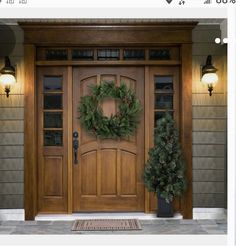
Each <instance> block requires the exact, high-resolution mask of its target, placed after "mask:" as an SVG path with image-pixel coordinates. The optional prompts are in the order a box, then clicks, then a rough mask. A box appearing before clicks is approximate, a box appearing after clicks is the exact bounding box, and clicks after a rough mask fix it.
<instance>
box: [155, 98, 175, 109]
mask: <svg viewBox="0 0 236 246" xmlns="http://www.w3.org/2000/svg"><path fill="white" fill-rule="evenodd" d="M155 109H173V95H163V94H155Z"/></svg>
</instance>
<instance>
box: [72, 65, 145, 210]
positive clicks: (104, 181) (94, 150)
mask: <svg viewBox="0 0 236 246" xmlns="http://www.w3.org/2000/svg"><path fill="white" fill-rule="evenodd" d="M104 80H106V81H114V82H115V83H116V85H117V86H119V85H120V83H121V81H123V82H125V83H127V85H128V86H131V87H133V88H134V90H135V91H136V94H137V97H138V98H139V100H140V102H141V105H142V107H144V68H143V67H128V68H127V67H96V68H94V67H86V68H84V67H79V68H74V76H73V83H74V85H73V103H74V105H73V109H74V115H73V121H74V125H73V129H74V131H78V132H79V136H80V139H79V141H80V148H79V152H78V153H79V165H73V180H74V181H73V182H74V184H73V187H74V188H73V211H144V185H143V180H142V173H143V166H144V117H143V113H142V114H141V116H140V117H141V118H140V123H139V127H138V130H137V133H136V135H134V137H130V138H127V139H117V140H113V139H97V138H96V137H95V136H93V135H92V134H91V133H90V134H88V133H87V132H86V130H85V129H84V128H82V127H81V125H80V121H79V120H78V116H79V115H78V112H77V107H78V105H79V102H80V97H81V96H84V95H86V94H87V93H88V92H89V91H88V89H87V88H88V86H89V85H91V84H94V83H97V84H98V83H100V81H104ZM102 107H103V110H104V111H105V112H106V114H107V116H109V115H110V114H111V113H113V114H114V113H116V112H117V110H118V107H117V105H116V103H114V101H112V102H107V101H105V102H104V103H103V104H102Z"/></svg>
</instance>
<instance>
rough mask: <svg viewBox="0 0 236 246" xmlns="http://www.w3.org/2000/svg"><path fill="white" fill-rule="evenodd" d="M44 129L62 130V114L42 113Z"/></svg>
mask: <svg viewBox="0 0 236 246" xmlns="http://www.w3.org/2000/svg"><path fill="white" fill-rule="evenodd" d="M44 128H62V112H44Z"/></svg>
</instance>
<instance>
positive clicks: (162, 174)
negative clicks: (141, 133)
mask: <svg viewBox="0 0 236 246" xmlns="http://www.w3.org/2000/svg"><path fill="white" fill-rule="evenodd" d="M144 183H145V186H146V187H147V189H148V190H149V191H150V192H154V193H155V194H156V195H157V200H158V209H157V217H173V206H172V201H173V199H174V197H176V196H181V195H182V194H183V192H184V190H185V186H186V185H185V183H186V182H185V175H184V162H183V158H182V151H181V146H180V143H179V133H178V130H177V128H176V126H175V122H174V120H173V119H172V116H171V115H170V114H169V113H166V114H165V117H163V118H161V119H159V120H158V121H157V128H156V129H155V135H154V147H153V148H151V149H150V150H149V159H148V161H147V163H146V166H145V170H144Z"/></svg>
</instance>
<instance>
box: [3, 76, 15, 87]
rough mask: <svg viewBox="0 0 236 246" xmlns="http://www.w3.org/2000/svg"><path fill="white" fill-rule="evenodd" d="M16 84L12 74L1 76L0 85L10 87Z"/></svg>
mask: <svg viewBox="0 0 236 246" xmlns="http://www.w3.org/2000/svg"><path fill="white" fill-rule="evenodd" d="M15 83H16V78H15V76H13V75H12V74H1V75H0V84H2V85H4V86H10V85H13V84H15Z"/></svg>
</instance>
